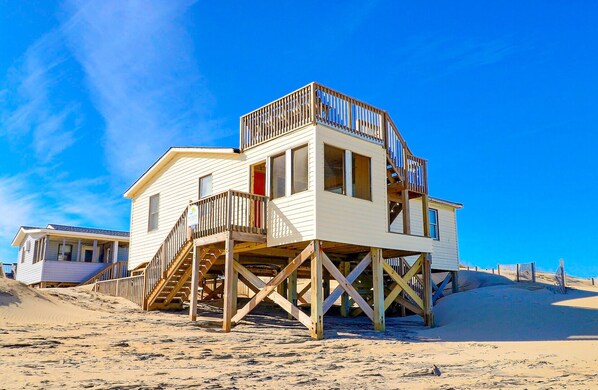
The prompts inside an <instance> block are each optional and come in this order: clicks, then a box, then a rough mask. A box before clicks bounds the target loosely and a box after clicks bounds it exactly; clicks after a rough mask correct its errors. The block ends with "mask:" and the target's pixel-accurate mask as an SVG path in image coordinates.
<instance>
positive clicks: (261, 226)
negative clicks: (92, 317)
mask: <svg viewBox="0 0 598 390" xmlns="http://www.w3.org/2000/svg"><path fill="white" fill-rule="evenodd" d="M267 204H268V198H267V197H265V196H262V195H255V194H249V193H245V192H242V191H235V190H228V191H225V192H221V193H218V194H214V195H211V196H208V197H206V198H203V199H200V200H198V201H195V202H192V203H190V204H189V206H188V207H191V206H197V208H198V216H199V217H198V221H197V225H194V226H193V227H192V228H190V229H188V221H187V210H188V208H186V209H185V210H184V211H183V213H182V214H181V216H180V217H179V219H178V220H177V222H176V223H175V225H174V227H173V228H172V229H171V231H170V232H169V233H168V235H167V236H166V239H165V240H164V242H163V243H162V245H161V246H160V248H159V249H158V251H157V252H156V254H155V255H154V257H153V258H152V260H151V261H150V262H149V263H148V265H147V267H146V268H145V271H144V273H145V277H146V282H145V283H146V285H145V298H148V297H149V296H150V295H151V294H152V292H153V291H154V289H155V288H156V287H157V286H158V283H159V282H160V280H161V279H162V278H163V276H164V273H165V272H166V271H167V270H168V269H169V268H170V266H171V265H172V262H173V261H174V260H175V259H176V258H177V256H178V255H179V253H180V252H181V251H182V250H183V249H185V247H186V246H187V245H188V244H189V243H190V241H191V239H196V238H202V237H206V236H209V235H213V234H218V233H222V232H225V231H237V232H244V233H253V234H266V215H267V213H266V212H267ZM189 233H190V234H189Z"/></svg>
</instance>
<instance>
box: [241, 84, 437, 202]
mask: <svg viewBox="0 0 598 390" xmlns="http://www.w3.org/2000/svg"><path fill="white" fill-rule="evenodd" d="M316 123H320V124H323V125H326V126H330V127H333V128H336V129H339V130H341V131H344V132H346V133H348V134H351V135H354V136H357V137H359V138H363V139H367V140H369V141H371V142H375V143H379V144H381V145H384V147H385V149H386V151H387V156H388V159H389V161H390V164H391V165H392V166H393V169H394V170H395V171H396V172H397V174H398V175H399V177H400V179H401V181H407V182H408V185H407V186H406V187H407V188H408V189H409V190H410V191H414V192H419V193H425V194H427V191H428V185H427V177H426V175H427V168H426V164H427V163H426V160H424V159H422V158H419V157H415V156H414V155H413V154H412V153H411V150H410V149H409V147H408V146H407V143H406V142H405V140H404V139H403V137H402V136H401V133H399V130H398V129H397V126H396V125H395V124H394V122H393V121H392V119H391V118H390V116H389V115H388V113H387V112H386V111H384V110H381V109H379V108H376V107H374V106H371V105H369V104H367V103H364V102H362V101H359V100H357V99H353V98H351V97H349V96H347V95H344V94H342V93H340V92H337V91H335V90H332V89H330V88H327V87H325V86H323V85H320V84H317V83H311V84H309V85H307V86H305V87H303V88H300V89H298V90H297V91H294V92H292V93H290V94H288V95H286V96H284V97H282V98H280V99H278V100H276V101H274V102H272V103H270V104H267V105H265V106H263V107H261V108H258V109H257V110H255V111H252V112H250V113H249V114H247V115H244V116H242V117H241V129H240V130H241V140H240V147H241V149H242V150H245V149H248V148H251V147H254V146H256V145H259V144H261V143H263V142H266V141H269V140H271V139H273V138H276V137H278V136H281V135H283V134H286V133H288V132H291V131H293V130H295V129H298V128H300V127H302V126H305V125H308V124H316Z"/></svg>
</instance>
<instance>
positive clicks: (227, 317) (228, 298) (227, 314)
mask: <svg viewBox="0 0 598 390" xmlns="http://www.w3.org/2000/svg"><path fill="white" fill-rule="evenodd" d="M234 246H235V242H234V241H233V240H232V239H231V238H230V235H229V236H228V237H227V239H226V241H225V244H224V247H225V249H224V252H225V253H224V255H225V259H224V292H223V298H224V306H223V309H224V310H223V311H224V314H223V322H222V329H223V330H224V331H225V332H230V330H231V319H232V318H233V298H234V296H235V295H236V294H233V286H234V284H235V283H234V282H233V279H234V277H235V271H234V269H233V262H234V258H233V248H234Z"/></svg>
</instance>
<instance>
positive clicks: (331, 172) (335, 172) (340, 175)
mask: <svg viewBox="0 0 598 390" xmlns="http://www.w3.org/2000/svg"><path fill="white" fill-rule="evenodd" d="M344 166H345V151H344V150H342V149H339V148H335V147H334V146H329V145H324V189H325V190H326V191H332V192H336V193H337V194H344V193H345V181H344V176H345V169H344Z"/></svg>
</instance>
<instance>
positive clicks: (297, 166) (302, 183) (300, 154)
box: [293, 145, 308, 194]
mask: <svg viewBox="0 0 598 390" xmlns="http://www.w3.org/2000/svg"><path fill="white" fill-rule="evenodd" d="M307 164H308V163H307V145H306V146H302V147H300V148H297V149H295V150H293V194H295V193H297V192H301V191H305V190H307V180H308V173H307V172H308V171H307Z"/></svg>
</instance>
